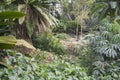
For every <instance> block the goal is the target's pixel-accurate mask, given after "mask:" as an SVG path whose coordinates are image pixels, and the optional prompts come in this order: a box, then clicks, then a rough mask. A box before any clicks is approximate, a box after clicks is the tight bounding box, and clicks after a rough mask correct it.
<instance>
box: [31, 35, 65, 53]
mask: <svg viewBox="0 0 120 80" xmlns="http://www.w3.org/2000/svg"><path fill="white" fill-rule="evenodd" d="M33 45H34V46H35V47H36V48H39V49H42V50H47V51H50V52H55V53H57V54H64V53H66V49H65V48H64V46H63V45H62V44H61V42H60V40H59V39H58V38H55V37H54V36H53V35H52V34H50V33H45V34H42V35H38V36H36V37H34V38H33Z"/></svg>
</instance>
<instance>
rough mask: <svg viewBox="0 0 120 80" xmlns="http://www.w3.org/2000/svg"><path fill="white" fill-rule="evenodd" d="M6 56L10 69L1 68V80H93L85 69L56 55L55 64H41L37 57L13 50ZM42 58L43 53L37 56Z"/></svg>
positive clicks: (8, 51)
mask: <svg viewBox="0 0 120 80" xmlns="http://www.w3.org/2000/svg"><path fill="white" fill-rule="evenodd" d="M4 54H6V55H7V56H6V57H7V58H6V64H7V66H8V67H2V66H0V79H1V80H92V77H90V76H88V75H87V74H86V71H87V70H86V69H85V68H82V67H79V66H76V65H74V64H71V63H69V62H67V61H66V60H65V59H66V57H63V56H61V58H60V57H58V56H56V55H55V56H53V60H54V61H53V62H50V63H41V60H40V61H39V59H36V57H34V58H29V57H26V56H24V55H23V54H21V53H16V52H14V51H11V50H6V51H5V53H4ZM38 56H39V57H38ZM42 56H43V55H41V53H39V54H38V55H37V57H38V58H41V57H42ZM67 58H68V57H67Z"/></svg>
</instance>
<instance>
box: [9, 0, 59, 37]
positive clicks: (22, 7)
mask: <svg viewBox="0 0 120 80" xmlns="http://www.w3.org/2000/svg"><path fill="white" fill-rule="evenodd" d="M52 2H53V0H21V1H18V0H14V1H12V2H11V4H13V5H15V6H16V7H17V8H18V11H20V12H23V13H25V14H27V15H26V16H25V17H22V18H20V19H19V20H18V22H19V24H20V25H19V24H18V25H17V26H18V31H17V34H19V36H25V35H26V37H30V38H31V36H32V34H37V33H41V32H46V31H47V32H49V31H50V26H51V25H54V24H56V23H57V22H56V20H55V18H54V17H53V16H52V15H51V14H50V6H51V5H50V4H52ZM19 32H21V33H19Z"/></svg>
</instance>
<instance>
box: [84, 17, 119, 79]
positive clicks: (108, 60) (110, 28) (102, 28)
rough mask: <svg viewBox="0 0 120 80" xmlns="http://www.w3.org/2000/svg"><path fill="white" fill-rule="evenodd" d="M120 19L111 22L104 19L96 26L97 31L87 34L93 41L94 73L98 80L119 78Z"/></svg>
mask: <svg viewBox="0 0 120 80" xmlns="http://www.w3.org/2000/svg"><path fill="white" fill-rule="evenodd" d="M118 21H119V20H114V21H113V22H111V23H110V22H109V20H107V18H106V19H104V20H103V21H101V22H100V24H98V26H96V31H94V32H93V31H92V33H93V34H91V35H90V36H87V37H86V38H87V39H89V41H90V42H91V49H92V50H93V53H92V55H94V56H95V57H93V58H94V61H93V64H92V65H91V66H92V70H91V71H92V75H93V76H94V78H95V79H98V80H101V79H102V80H119V79H120V75H119V73H120V72H119V71H120V65H119V59H120V58H119V57H120V55H119V53H120V24H119V22H118Z"/></svg>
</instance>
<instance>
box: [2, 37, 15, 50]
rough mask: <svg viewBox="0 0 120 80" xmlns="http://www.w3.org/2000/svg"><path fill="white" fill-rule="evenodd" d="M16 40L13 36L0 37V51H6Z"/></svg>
mask: <svg viewBox="0 0 120 80" xmlns="http://www.w3.org/2000/svg"><path fill="white" fill-rule="evenodd" d="M16 42H17V40H16V38H15V37H14V36H0V49H8V48H11V47H13V46H14V45H15V44H16Z"/></svg>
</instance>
